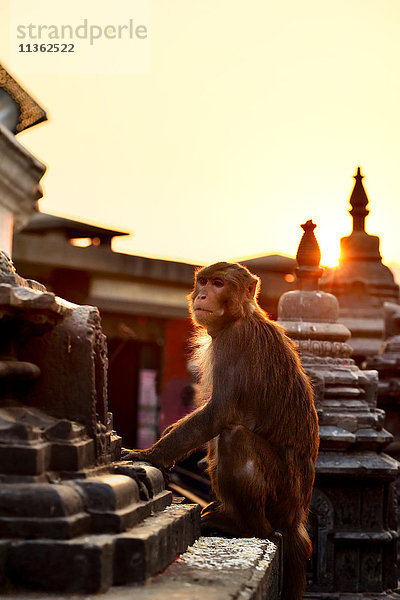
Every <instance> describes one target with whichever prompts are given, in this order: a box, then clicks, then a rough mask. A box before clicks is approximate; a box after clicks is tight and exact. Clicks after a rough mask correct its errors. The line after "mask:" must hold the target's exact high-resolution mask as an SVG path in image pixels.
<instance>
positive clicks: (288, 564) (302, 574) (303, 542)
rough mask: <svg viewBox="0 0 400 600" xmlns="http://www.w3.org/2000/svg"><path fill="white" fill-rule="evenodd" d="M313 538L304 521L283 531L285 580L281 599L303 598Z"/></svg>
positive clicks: (297, 599)
mask: <svg viewBox="0 0 400 600" xmlns="http://www.w3.org/2000/svg"><path fill="white" fill-rule="evenodd" d="M311 552H312V546H311V540H310V537H309V535H308V533H307V530H306V528H305V526H304V524H303V523H300V525H298V527H297V528H293V529H287V530H286V531H285V532H284V533H283V582H282V595H281V600H301V598H302V597H303V594H304V592H305V587H306V566H307V561H308V559H309V558H310V556H311Z"/></svg>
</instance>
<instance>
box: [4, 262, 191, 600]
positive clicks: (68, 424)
mask: <svg viewBox="0 0 400 600" xmlns="http://www.w3.org/2000/svg"><path fill="white" fill-rule="evenodd" d="M106 366H107V355H106V343H105V336H104V335H103V333H102V330H101V326H100V317H99V313H98V310H97V309H96V308H95V307H90V306H77V305H74V304H71V303H68V302H66V301H64V300H61V299H60V298H57V297H55V296H54V294H51V293H49V292H47V291H46V289H45V288H44V287H43V286H42V285H40V284H38V283H36V282H33V281H30V280H24V279H22V278H21V277H19V276H18V275H17V274H16V272H15V269H14V267H13V264H12V263H11V261H10V260H9V259H8V257H7V255H6V254H4V253H2V252H0V481H1V486H0V537H1V542H0V585H9V584H16V585H24V586H27V587H38V588H41V589H47V590H62V591H63V592H67V593H72V592H88V593H95V592H99V591H104V590H106V589H107V588H108V587H110V586H111V585H113V584H124V583H131V582H140V581H143V580H145V579H146V578H147V577H149V576H151V575H154V574H155V573H157V572H159V571H161V570H162V569H164V568H165V567H167V566H168V565H169V564H170V563H171V562H172V561H173V560H175V558H176V556H177V554H178V553H181V552H184V551H185V550H186V548H187V546H188V544H191V543H193V542H194V540H195V539H196V538H197V537H198V536H199V534H200V528H199V524H200V517H199V507H198V506H195V505H179V506H178V505H177V506H173V505H172V506H170V505H171V501H172V494H171V492H169V491H167V490H166V489H165V481H164V477H163V474H162V473H161V471H159V470H158V469H156V468H155V467H152V466H151V465H149V464H147V463H132V462H120V461H119V457H120V448H121V438H120V437H119V436H118V435H116V433H115V432H114V431H113V429H112V415H111V413H109V412H108V410H107V390H106ZM167 507H169V508H168V509H167ZM154 515H156V516H157V518H156V520H154V519H155V516H154ZM24 597H26V596H24Z"/></svg>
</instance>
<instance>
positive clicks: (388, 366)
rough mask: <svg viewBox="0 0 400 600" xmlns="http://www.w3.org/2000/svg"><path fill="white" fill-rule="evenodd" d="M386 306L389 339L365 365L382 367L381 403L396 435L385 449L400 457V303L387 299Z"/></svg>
mask: <svg viewBox="0 0 400 600" xmlns="http://www.w3.org/2000/svg"><path fill="white" fill-rule="evenodd" d="M383 308H384V317H385V332H384V338H385V341H384V342H383V343H382V346H381V348H380V350H379V353H378V354H377V355H376V356H374V357H372V358H370V359H369V360H368V361H367V362H366V364H365V366H366V367H367V368H368V369H376V370H377V371H378V374H379V384H378V403H379V406H380V407H381V408H383V409H384V410H385V413H386V418H385V426H386V427H387V428H388V430H389V431H390V433H392V434H393V436H394V439H393V441H392V442H391V443H390V444H389V445H388V446H387V447H386V448H385V452H388V453H389V454H390V455H391V456H393V457H394V458H396V459H397V460H400V410H399V409H400V306H399V305H398V304H393V303H391V302H385V304H384V307H383Z"/></svg>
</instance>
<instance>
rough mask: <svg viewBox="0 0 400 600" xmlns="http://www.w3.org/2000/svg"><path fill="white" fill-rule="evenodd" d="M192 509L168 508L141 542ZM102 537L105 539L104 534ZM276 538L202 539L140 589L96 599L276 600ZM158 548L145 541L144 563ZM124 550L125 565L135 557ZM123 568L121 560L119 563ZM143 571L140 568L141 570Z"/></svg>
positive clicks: (38, 599) (7, 599)
mask: <svg viewBox="0 0 400 600" xmlns="http://www.w3.org/2000/svg"><path fill="white" fill-rule="evenodd" d="M192 509H193V507H192V506H190V505H189V506H188V505H178V506H171V507H169V508H167V509H165V511H163V512H162V513H159V514H158V515H156V516H154V517H150V518H149V519H146V520H145V521H144V524H143V525H142V526H141V527H142V528H143V534H144V535H143V538H144V539H146V540H150V538H151V535H150V534H151V530H152V529H153V530H154V533H155V532H156V530H157V531H158V530H159V528H160V523H158V524H157V523H156V520H158V521H163V519H165V515H168V516H167V517H166V520H168V519H170V520H171V522H173V521H174V519H176V518H177V517H178V516H179V515H182V514H187V512H189V514H190V511H191V510H192ZM104 537H106V536H104ZM279 546H280V543H279V540H278V539H275V540H274V542H273V541H270V540H260V539H257V538H242V539H239V538H233V539H225V538H220V537H201V538H200V539H199V540H197V542H195V543H194V545H193V546H191V547H189V548H188V550H187V551H186V552H184V553H183V554H181V555H180V556H179V557H178V559H177V560H176V561H175V562H174V563H173V564H172V565H171V566H170V567H168V569H166V570H165V571H164V572H163V573H161V574H160V575H157V576H156V577H153V578H151V579H150V580H148V581H146V583H145V584H143V585H138V584H136V585H124V586H123V587H122V586H116V587H113V588H111V589H109V590H108V591H107V592H105V593H103V594H96V599H97V598H98V599H99V600H132V598H135V600H161V599H162V600H164V599H165V598H169V599H171V600H173V599H176V600H189V599H190V600H196V599H198V600H202V599H203V598H204V600H206V599H207V600H226V599H227V598H230V599H232V600H262V599H265V600H277V598H278V595H279V588H280V579H279V577H280V569H279V560H280V556H279V553H280V550H279ZM159 551H160V546H159V545H158V546H157V544H155V543H154V542H153V543H151V542H149V544H148V552H149V564H152V560H156V557H157V556H159V555H158V552H159ZM134 556H135V555H134V554H133V555H132V552H130V553H129V552H126V554H125V559H124V560H125V561H129V560H132V558H133V559H134ZM122 565H123V560H122ZM141 568H143V566H141ZM74 598H76V599H80V600H93V599H94V596H92V595H85V594H83V595H82V594H72V595H71V594H64V593H46V592H31V591H25V590H23V591H22V590H21V591H16V590H12V591H11V590H10V591H9V592H7V591H5V592H4V591H3V593H1V592H0V600H71V599H74Z"/></svg>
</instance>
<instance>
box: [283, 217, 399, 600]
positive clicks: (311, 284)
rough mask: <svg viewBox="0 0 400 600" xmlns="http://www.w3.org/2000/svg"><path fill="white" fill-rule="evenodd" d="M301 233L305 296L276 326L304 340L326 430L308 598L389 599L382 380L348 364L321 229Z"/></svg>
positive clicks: (388, 466) (289, 303)
mask: <svg viewBox="0 0 400 600" xmlns="http://www.w3.org/2000/svg"><path fill="white" fill-rule="evenodd" d="M302 227H303V229H304V235H303V238H302V240H301V242H300V246H299V250H298V253H297V262H298V269H297V277H298V282H299V284H298V289H297V290H296V291H293V292H288V293H286V294H284V295H283V296H282V297H281V299H280V302H279V309H278V310H279V318H278V321H279V322H280V324H281V325H283V326H284V327H285V329H286V331H287V333H288V334H289V335H290V336H291V337H292V338H293V339H294V340H295V342H296V343H297V345H298V347H299V351H300V355H301V359H302V363H303V366H304V367H305V369H306V371H307V373H308V375H309V376H310V378H311V380H312V381H313V385H314V390H315V399H316V407H317V412H318V417H319V424H320V451H319V456H318V460H317V465H316V480H315V487H314V494H313V499H312V503H311V510H310V519H309V528H310V534H311V538H312V541H313V547H314V551H313V556H312V560H311V564H310V569H309V572H308V592H307V597H308V598H318V599H320V598H322V597H323V598H325V597H326V598H328V597H329V598H330V599H339V598H341V597H342V594H345V593H352V594H353V595H352V596H351V597H352V598H360V599H361V598H367V597H368V595H369V594H371V593H380V594H381V595H380V596H379V598H386V597H389V596H388V593H389V592H388V590H390V589H391V588H395V587H397V573H396V539H397V523H396V514H395V509H394V494H393V482H394V481H395V479H396V477H397V473H398V468H399V467H398V463H397V461H395V460H394V459H393V458H391V457H389V456H387V455H385V454H383V453H382V452H381V449H382V447H383V446H384V445H386V444H387V443H388V442H389V441H390V440H391V439H392V436H391V434H389V433H388V432H387V431H385V430H384V429H383V426H382V425H383V419H384V412H383V411H382V410H380V409H377V408H376V394H377V385H378V379H377V373H376V372H375V371H361V370H360V369H359V368H358V367H357V366H356V364H355V362H354V360H352V359H351V358H350V353H351V348H350V346H349V345H348V343H347V340H348V338H349V336H350V332H349V331H348V329H347V328H346V327H345V326H344V325H343V324H341V323H338V322H337V319H338V316H339V306H338V302H337V300H336V298H335V297H334V296H333V295H332V294H329V293H326V292H322V291H319V290H318V280H319V278H320V277H321V273H322V269H320V267H319V261H320V251H319V246H318V242H317V240H316V238H315V236H314V232H313V230H314V228H315V225H314V224H313V223H312V221H307V223H305V224H304V225H302ZM325 594H326V596H325ZM344 597H345V596H343V598H344Z"/></svg>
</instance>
